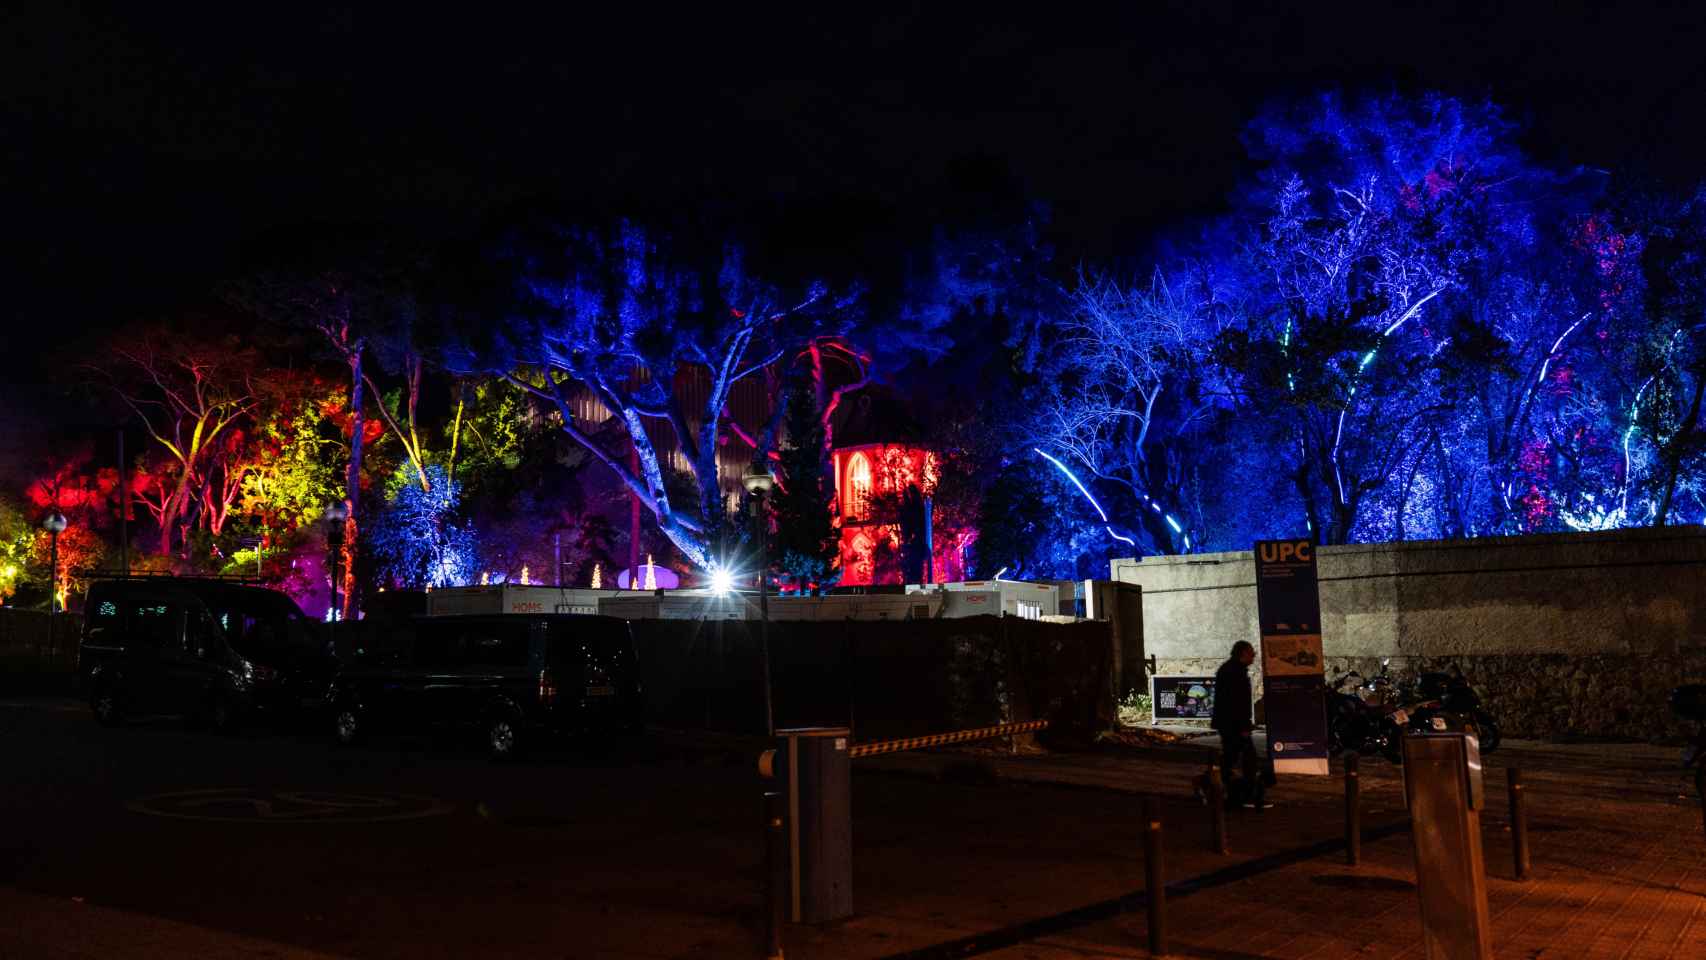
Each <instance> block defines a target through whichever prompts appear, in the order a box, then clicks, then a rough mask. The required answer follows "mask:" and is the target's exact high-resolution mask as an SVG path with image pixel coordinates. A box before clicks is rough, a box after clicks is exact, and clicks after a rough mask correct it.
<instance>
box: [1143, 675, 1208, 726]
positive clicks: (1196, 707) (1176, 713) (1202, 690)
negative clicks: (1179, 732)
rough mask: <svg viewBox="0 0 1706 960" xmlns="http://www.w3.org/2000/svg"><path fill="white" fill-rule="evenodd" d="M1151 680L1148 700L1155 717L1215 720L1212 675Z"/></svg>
mask: <svg viewBox="0 0 1706 960" xmlns="http://www.w3.org/2000/svg"><path fill="white" fill-rule="evenodd" d="M1149 683H1150V689H1149V695H1150V698H1151V699H1150V701H1149V702H1150V706H1151V707H1152V712H1153V714H1154V717H1155V719H1157V720H1209V719H1213V717H1214V678H1213V677H1150V678H1149Z"/></svg>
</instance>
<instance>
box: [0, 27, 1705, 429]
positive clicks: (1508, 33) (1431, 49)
mask: <svg viewBox="0 0 1706 960" xmlns="http://www.w3.org/2000/svg"><path fill="white" fill-rule="evenodd" d="M580 6H585V7H592V6H598V7H618V8H621V10H622V11H624V12H620V13H611V12H608V11H606V12H602V13H596V14H595V13H589V12H586V11H583V10H579V9H572V8H575V7H580ZM1303 6H1305V5H1303V4H1292V3H1287V4H1274V5H1271V6H1268V5H1251V7H1250V8H1248V9H1247V8H1245V7H1244V5H1241V4H1232V3H1203V2H1191V3H1126V4H1108V5H1083V6H1077V5H1073V4H1034V3H1033V4H1024V5H1015V6H1013V7H1011V8H1006V7H1002V6H1000V5H990V4H975V5H974V4H948V3H930V4H925V3H919V4H914V5H906V6H897V7H885V8H882V10H883V11H884V12H881V13H879V12H877V10H878V8H876V7H874V6H872V5H868V4H847V5H836V6H835V7H834V8H833V9H832V8H831V5H817V4H799V5H797V6H795V7H778V8H776V9H775V10H774V11H772V12H768V13H766V12H764V11H763V10H761V9H760V8H759V7H757V6H748V5H745V4H739V5H737V4H699V5H694V7H693V8H692V10H693V12H682V11H677V10H673V9H671V8H669V7H665V6H662V5H658V6H652V5H646V4H638V3H629V4H599V5H592V4H587V5H572V4H565V5H561V9H559V10H557V12H555V13H552V14H545V15H541V14H539V13H537V12H526V13H524V12H522V11H520V10H519V9H516V10H506V9H505V8H503V7H502V5H498V4H489V3H487V4H475V5H468V6H466V7H463V8H461V9H454V10H448V11H444V10H438V9H437V5H430V4H422V5H415V6H411V7H403V8H393V9H382V8H380V7H379V6H377V5H362V6H361V8H360V9H353V8H350V7H322V6H319V5H314V4H302V3H298V4H277V5H269V6H267V7H266V8H265V9H264V10H263V9H262V8H261V7H260V6H258V5H248V4H238V5H221V6H219V7H209V8H205V9H195V8H193V7H191V6H181V5H155V4H148V5H143V4H126V5H120V6H117V7H114V8H111V9H106V8H98V7H93V6H88V5H82V4H72V3H53V4H43V5H38V6H36V7H34V8H33V9H28V10H24V11H22V12H19V11H17V10H16V9H12V10H9V11H8V12H7V13H5V14H0V98H3V107H0V136H3V141H4V151H3V154H0V197H3V198H4V200H3V210H4V220H5V249H4V251H3V261H4V264H3V266H0V281H3V282H4V284H5V289H6V291H7V295H6V297H5V298H4V299H3V300H0V310H3V311H4V314H3V316H4V319H5V322H6V323H7V324H8V325H9V327H10V337H9V340H10V345H9V347H8V349H7V350H6V351H5V359H4V360H3V361H0V362H3V363H4V367H0V370H4V371H6V372H8V373H9V377H8V379H9V380H10V381H11V382H12V384H13V386H12V388H11V390H10V391H9V394H8V396H7V397H6V402H8V403H12V404H22V403H24V400H22V399H18V398H17V395H18V394H20V389H19V386H18V385H20V384H24V385H27V384H30V383H32V382H48V381H53V380H63V379H64V377H63V367H64V365H65V364H66V362H67V359H68V358H73V359H75V358H76V357H78V356H79V355H80V354H82V353H84V344H85V343H86V342H87V341H89V340H91V339H92V338H94V337H96V336H98V335H100V334H102V333H103V332H104V331H107V330H110V329H112V328H114V327H117V326H120V325H122V324H125V323H127V322H134V321H137V320H151V319H162V318H170V317H173V316H176V315H178V314H179V313H181V312H183V311H186V310H190V309H194V308H195V307H196V305H198V304H202V303H205V302H207V301H208V300H209V299H210V293H211V291H213V290H215V289H217V288H218V286H219V285H220V284H221V283H224V282H226V281H227V280H229V279H230V278H232V277H234V276H236V275H238V274H240V273H241V272H242V271H244V270H245V269H249V268H252V267H253V266H254V265H255V264H257V263H259V262H262V261H264V260H265V259H266V258H267V257H268V256H271V255H274V253H275V252H276V251H277V250H279V249H280V248H283V247H289V246H291V245H296V246H299V247H300V246H302V245H304V244H307V245H315V244H320V243H325V244H327V245H336V244H337V243H341V242H347V241H349V240H350V238H360V237H365V236H384V235H400V234H406V235H408V236H410V237H412V238H421V237H424V238H429V239H430V238H453V237H456V236H458V235H460V234H463V233H466V232H469V231H472V230H474V229H476V228H478V227H479V226H480V225H481V224H483V223H487V222H491V221H493V220H501V219H502V218H504V217H507V216H513V215H514V214H515V213H516V212H517V211H525V210H530V209H540V208H551V209H554V210H562V211H570V212H572V211H573V210H574V209H576V208H577V207H579V206H584V205H590V204H603V205H605V206H609V205H612V204H614V205H623V204H632V205H634V206H636V207H647V208H657V207H658V206H662V207H668V206H669V205H672V204H700V203H704V202H706V201H707V200H713V201H715V202H717V203H719V204H722V205H724V206H726V207H729V208H733V209H737V210H750V211H752V216H753V217H755V218H758V219H763V220H765V221H766V222H774V223H781V224H786V225H788V227H789V229H791V230H793V231H794V232H795V233H797V235H798V237H799V241H798V242H799V243H800V244H802V245H805V246H807V247H808V248H809V247H812V246H817V247H820V248H822V249H824V250H833V249H834V248H835V246H836V243H837V238H838V235H840V234H842V233H844V232H846V231H850V230H859V231H871V230H876V231H879V232H880V231H884V230H893V231H895V232H896V235H900V234H902V233H905V232H906V231H908V230H916V229H917V228H918V227H919V226H920V225H928V224H930V223H933V222H943V221H946V222H952V221H955V220H965V219H967V218H976V217H979V216H995V217H999V216H1003V215H1005V214H1006V213H1008V212H1010V211H1011V210H1014V209H1018V208H1019V207H1018V205H1019V204H1021V203H1023V202H1025V201H1037V202H1042V203H1046V204H1047V205H1048V207H1049V208H1050V209H1051V211H1052V224H1053V231H1054V232H1053V236H1052V239H1053V241H1054V243H1055V245H1056V247H1057V249H1059V250H1060V251H1061V252H1062V253H1063V254H1064V255H1065V256H1067V257H1069V258H1072V259H1078V258H1084V259H1090V260H1095V261H1108V260H1111V259H1115V258H1125V259H1128V260H1130V259H1140V258H1141V256H1142V253H1143V249H1144V246H1145V244H1146V242H1147V241H1148V240H1149V238H1150V237H1152V236H1153V235H1154V234H1155V232H1157V231H1158V230H1161V229H1165V228H1168V227H1174V226H1179V225H1181V224H1188V223H1189V222H1190V221H1191V220H1193V219H1196V218H1200V217H1204V216H1208V215H1211V214H1213V213H1215V212H1216V211H1217V210H1218V209H1220V207H1221V205H1222V204H1223V202H1224V198H1225V197H1226V195H1227V193H1228V191H1229V190H1230V189H1231V188H1232V187H1233V186H1234V185H1235V184H1236V182H1237V181H1238V178H1239V177H1240V176H1241V175H1242V174H1243V173H1245V172H1246V162H1245V157H1244V154H1243V150H1242V147H1241V145H1240V142H1239V138H1238V135H1239V130H1240V127H1241V126H1242V124H1243V123H1244V122H1245V121H1246V120H1247V119H1248V118H1249V117H1250V115H1251V114H1252V113H1253V112H1254V111H1255V110H1257V109H1259V108H1260V107H1261V106H1262V104H1263V103H1264V102H1266V101H1268V100H1269V99H1271V98H1276V97H1286V96H1292V95H1297V94H1301V93H1307V92H1311V91H1317V90H1324V89H1345V90H1351V91H1361V90H1375V91H1388V90H1398V91H1418V90H1423V89H1439V90H1443V91H1446V92H1451V93H1459V94H1470V95H1475V94H1486V95H1490V96H1492V97H1493V98H1495V99H1496V100H1498V101H1500V102H1502V103H1503V104H1505V105H1506V106H1507V107H1508V108H1510V110H1511V111H1512V113H1513V114H1514V115H1515V116H1516V117H1518V118H1519V119H1522V120H1525V121H1526V122H1527V123H1528V125H1529V128H1530V133H1529V145H1530V147H1531V149H1532V150H1533V151H1534V152H1535V153H1536V154H1537V155H1538V156H1540V157H1541V158H1543V159H1547V160H1550V161H1553V162H1557V163H1569V164H1587V165H1591V166H1604V167H1616V168H1618V169H1622V170H1632V171H1635V172H1638V173H1641V174H1644V175H1652V176H1655V177H1660V178H1664V179H1666V180H1668V181H1670V182H1673V183H1675V182H1684V183H1686V182H1693V181H1695V180H1697V179H1698V178H1700V176H1701V174H1702V172H1703V171H1706V164H1703V163H1702V162H1701V158H1702V150H1701V133H1700V129H1701V116H1702V114H1703V113H1706V31H1703V29H1702V26H1703V23H1706V14H1703V13H1701V12H1700V11H1699V8H1698V6H1697V5H1692V4H1676V5H1674V6H1673V7H1669V8H1656V9H1653V10H1648V11H1642V12H1639V13H1637V12H1635V11H1636V7H1634V6H1632V5H1628V4H1619V5H1611V4H1606V5H1603V6H1602V8H1601V9H1599V10H1598V11H1597V12H1579V11H1570V10H1569V9H1568V6H1567V5H1559V4H1545V5H1538V4H1537V5H1534V6H1532V7H1525V8H1510V9H1507V10H1502V11H1499V12H1492V13H1488V12H1486V10H1485V8H1486V7H1488V6H1489V5H1486V4H1481V3H1462V4H1449V3H1432V4H1394V5H1386V6H1382V5H1377V4H1372V3H1369V4H1353V5H1346V6H1343V7H1335V6H1333V5H1317V4H1309V5H1307V6H1308V7H1309V8H1310V9H1311V11H1312V12H1311V13H1309V14H1308V15H1300V14H1298V13H1296V12H1295V11H1294V10H1292V9H1290V8H1294V7H1295V8H1301V7H1303ZM169 8H175V9H169ZM25 399H27V398H25Z"/></svg>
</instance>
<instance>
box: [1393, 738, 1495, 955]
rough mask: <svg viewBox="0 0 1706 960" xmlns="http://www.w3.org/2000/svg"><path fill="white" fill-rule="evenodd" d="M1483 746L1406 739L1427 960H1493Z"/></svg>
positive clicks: (1459, 741)
mask: <svg viewBox="0 0 1706 960" xmlns="http://www.w3.org/2000/svg"><path fill="white" fill-rule="evenodd" d="M1485 796H1486V791H1485V787H1484V785H1483V783H1482V777H1481V745H1480V741H1478V740H1477V739H1476V738H1475V736H1474V735H1473V734H1468V733H1427V734H1415V735H1408V736H1405V737H1404V801H1405V803H1406V804H1408V805H1409V808H1410V823H1411V827H1410V836H1411V838H1412V840H1413V841H1414V843H1415V847H1416V889H1417V892H1418V893H1419V894H1420V895H1421V896H1420V900H1421V904H1422V943H1423V949H1424V951H1425V956H1426V957H1427V960H1491V957H1492V955H1493V953H1492V943H1491V939H1490V935H1489V930H1490V927H1491V924H1490V922H1489V921H1488V918H1487V879H1486V878H1487V868H1486V862H1485V860H1484V859H1483V857H1482V853H1481V807H1482V806H1483V805H1484V803H1485Z"/></svg>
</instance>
